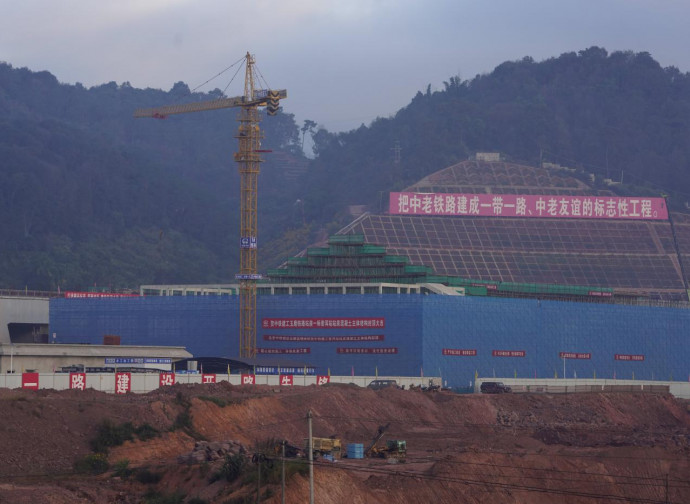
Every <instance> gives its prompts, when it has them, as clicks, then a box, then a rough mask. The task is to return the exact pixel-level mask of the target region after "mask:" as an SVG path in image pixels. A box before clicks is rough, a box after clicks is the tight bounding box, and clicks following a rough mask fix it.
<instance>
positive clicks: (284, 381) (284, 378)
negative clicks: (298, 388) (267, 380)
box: [280, 375, 292, 385]
mask: <svg viewBox="0 0 690 504" xmlns="http://www.w3.org/2000/svg"><path fill="white" fill-rule="evenodd" d="M280 384H281V385H292V375H280Z"/></svg>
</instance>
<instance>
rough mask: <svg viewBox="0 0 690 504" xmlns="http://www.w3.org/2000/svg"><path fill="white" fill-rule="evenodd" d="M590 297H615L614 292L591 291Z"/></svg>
mask: <svg viewBox="0 0 690 504" xmlns="http://www.w3.org/2000/svg"><path fill="white" fill-rule="evenodd" d="M587 295H588V296H593V297H613V292H606V291H589V292H588V293H587Z"/></svg>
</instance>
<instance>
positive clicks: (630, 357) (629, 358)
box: [613, 354, 644, 362]
mask: <svg viewBox="0 0 690 504" xmlns="http://www.w3.org/2000/svg"><path fill="white" fill-rule="evenodd" d="M613 358H614V359H615V360H620V361H631V362H642V361H643V360H644V355H627V354H616V355H614V356H613Z"/></svg>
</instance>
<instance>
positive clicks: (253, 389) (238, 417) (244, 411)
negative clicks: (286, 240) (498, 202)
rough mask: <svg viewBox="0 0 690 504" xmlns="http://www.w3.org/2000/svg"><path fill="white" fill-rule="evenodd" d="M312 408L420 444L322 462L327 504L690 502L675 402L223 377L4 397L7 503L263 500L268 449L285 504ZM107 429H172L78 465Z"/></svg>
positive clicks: (320, 418) (358, 429) (687, 449)
mask: <svg viewBox="0 0 690 504" xmlns="http://www.w3.org/2000/svg"><path fill="white" fill-rule="evenodd" d="M308 411H311V412H312V417H313V424H312V425H313V434H314V436H317V437H329V436H336V437H338V438H339V439H341V440H342V443H343V447H344V446H345V444H346V443H363V444H364V445H365V446H366V445H367V444H368V443H369V442H370V441H371V439H372V437H373V436H374V434H375V433H376V431H377V428H378V427H379V426H381V425H385V424H390V425H389V427H388V429H387V431H386V432H385V435H384V436H383V441H385V440H387V439H404V440H405V441H406V442H407V450H408V451H407V459H406V461H405V463H393V462H397V461H395V460H386V459H382V458H366V459H347V458H343V459H340V460H336V461H335V462H329V461H327V460H324V459H322V458H320V459H317V460H316V461H315V464H314V477H315V478H314V479H315V481H314V494H315V502H317V503H322V504H335V503H362V504H369V503H381V504H392V503H410V502H412V503H417V502H420V503H421V502H434V503H440V504H443V503H448V504H450V503H525V504H527V503H529V504H547V503H548V504H551V503H554V502H558V503H565V504H585V503H593V502H596V503H604V502H640V503H657V502H658V503H664V502H670V503H678V504H680V503H687V502H690V411H689V409H688V403H687V402H684V401H681V400H678V399H675V398H673V397H671V396H669V395H655V394H624V393H611V394H571V395H525V394H505V395H456V394H453V393H451V392H446V391H441V392H422V391H409V390H397V389H388V390H379V391H372V390H368V389H362V388H359V387H356V386H350V385H335V384H332V385H327V386H322V387H316V386H311V387H283V388H278V387H267V386H242V387H240V386H232V385H229V384H227V383H226V382H222V383H219V384H214V385H175V386H172V387H167V388H164V389H159V390H157V391H154V392H152V393H149V394H146V395H134V394H129V395H126V396H115V395H109V394H105V393H101V392H96V391H93V390H87V391H83V392H81V391H45V390H42V391H38V392H31V391H23V390H6V389H5V390H0V461H1V464H0V503H8V504H9V503H12V504H14V503H18V504H24V503H27V504H28V503H50V504H67V503H69V504H75V503H121V504H129V503H140V502H149V503H168V502H190V501H191V502H193V503H195V504H201V503H208V504H221V503H223V504H225V503H228V504H232V503H236V504H240V503H243V502H255V501H256V491H257V486H258V485H257V479H256V470H257V466H256V465H253V464H252V463H251V457H252V455H253V454H254V453H257V452H262V453H264V454H265V455H266V456H267V458H268V459H271V460H272V461H269V462H266V463H265V464H266V465H269V464H273V466H274V468H273V475H272V476H271V477H269V476H268V475H265V476H264V479H263V481H262V486H261V495H262V500H261V501H262V502H269V503H273V504H278V503H280V502H281V489H280V484H279V481H280V480H279V475H280V471H279V466H280V461H279V459H278V458H276V456H275V453H273V452H271V451H270V450H269V449H268V448H267V447H268V446H269V445H271V446H272V443H273V442H275V441H276V440H282V439H285V440H287V441H288V442H289V443H290V444H292V445H296V446H302V445H303V439H304V438H306V437H307V432H308V423H307V412H308ZM105 421H107V422H110V425H111V426H113V425H114V426H118V425H123V424H125V423H127V422H131V424H132V425H133V426H134V427H141V426H146V427H149V428H153V429H155V430H156V431H157V432H158V434H157V435H155V436H154V437H152V438H150V439H146V440H141V439H138V438H137V437H136V436H134V439H133V440H131V441H125V442H124V444H121V445H119V446H113V447H110V449H109V450H108V452H107V461H108V462H109V464H110V469H109V470H107V471H106V472H104V473H102V474H89V473H86V472H83V470H77V469H75V467H76V468H78V467H79V464H77V465H76V466H75V463H78V462H79V461H82V462H83V461H84V460H87V459H88V458H89V457H92V458H93V455H94V452H93V441H94V440H95V439H97V438H98V436H99V426H102V425H103V424H104V422H105ZM226 455H229V456H232V457H234V458H236V459H241V460H246V461H247V464H246V469H245V472H244V473H242V474H241V475H240V476H239V477H238V478H237V479H236V480H235V481H233V482H228V481H227V480H226V479H225V478H223V477H219V475H220V474H221V472H220V471H221V468H222V466H223V462H224V461H225V457H226ZM82 467H83V464H82ZM307 467H308V466H307V463H306V461H305V460H304V459H303V458H296V459H294V460H293V463H292V470H289V471H288V474H289V475H288V478H287V484H286V502H289V503H293V502H300V503H301V502H308V501H309V479H308V471H306V470H305V469H306V468H307ZM118 468H119V469H120V470H118ZM123 468H125V469H126V471H123V470H122V469H123ZM295 468H298V469H301V470H300V471H298V472H295ZM276 475H278V479H276ZM267 479H268V482H267V481H266V480H267Z"/></svg>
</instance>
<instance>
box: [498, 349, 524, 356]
mask: <svg viewBox="0 0 690 504" xmlns="http://www.w3.org/2000/svg"><path fill="white" fill-rule="evenodd" d="M491 355H492V356H493V357H524V356H525V351H524V350H493V351H492V352H491Z"/></svg>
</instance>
